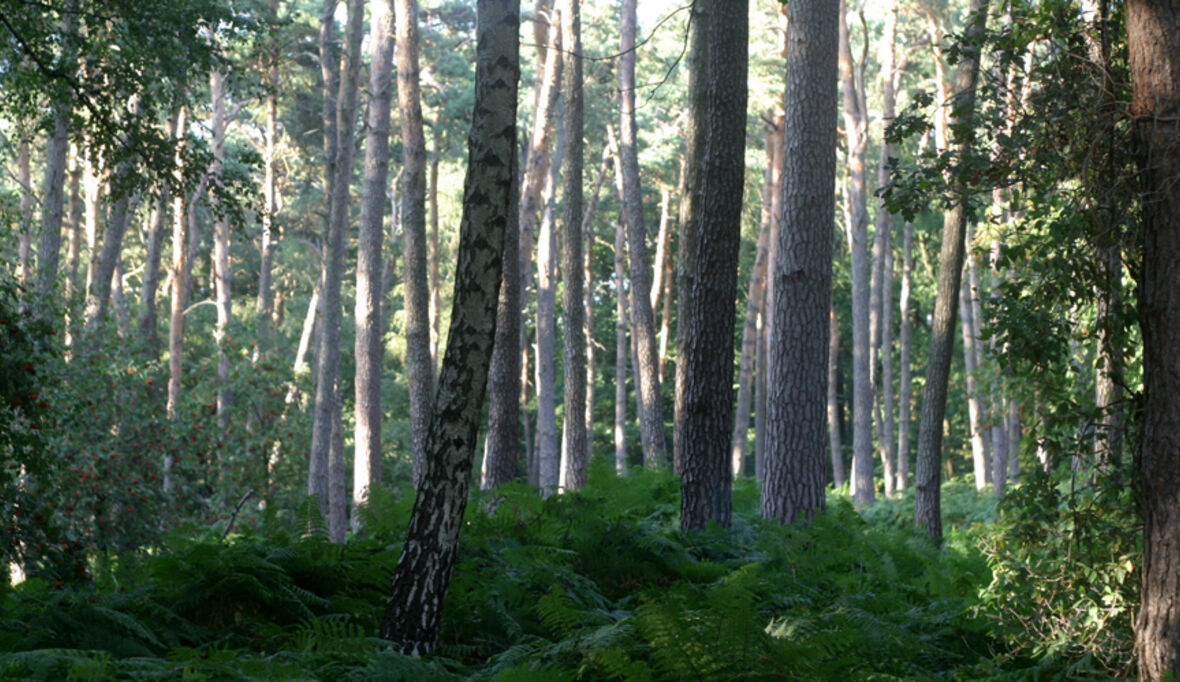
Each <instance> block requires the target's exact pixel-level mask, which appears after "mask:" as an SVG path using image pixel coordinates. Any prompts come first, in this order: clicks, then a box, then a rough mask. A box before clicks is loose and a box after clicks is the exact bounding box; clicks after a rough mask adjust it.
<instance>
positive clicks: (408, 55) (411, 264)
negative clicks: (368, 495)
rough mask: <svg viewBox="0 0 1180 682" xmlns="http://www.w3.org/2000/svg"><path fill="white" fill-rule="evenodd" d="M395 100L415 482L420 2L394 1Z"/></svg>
mask: <svg viewBox="0 0 1180 682" xmlns="http://www.w3.org/2000/svg"><path fill="white" fill-rule="evenodd" d="M395 7H396V11H397V18H396V19H395V22H394V23H395V24H396V28H397V102H398V107H399V108H400V110H401V112H402V116H401V128H402V131H401V132H402V166H403V173H402V187H401V194H402V197H401V199H402V213H401V218H402V234H403V238H404V239H405V290H406V365H407V369H408V370H409V377H410V431H411V434H412V437H413V443H414V452H413V457H414V459H413V461H414V484H415V485H417V484H418V482H420V481H421V480H422V472H423V466H424V462H423V458H424V457H425V452H426V450H425V448H426V432H427V430H428V429H429V428H430V415H431V412H432V410H433V407H432V406H433V404H434V395H433V391H434V361H433V359H432V358H431V353H430V290H429V285H430V281H429V280H428V279H427V257H426V138H425V136H424V134H423V131H422V96H421V89H420V86H419V83H418V20H417V17H418V12H417V10H418V3H417V0H398V1H397V3H396V5H395Z"/></svg>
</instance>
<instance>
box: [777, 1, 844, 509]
mask: <svg viewBox="0 0 1180 682" xmlns="http://www.w3.org/2000/svg"><path fill="white" fill-rule="evenodd" d="M789 12H790V22H789V28H788V35H787V67H786V71H787V78H786V119H785V123H784V128H783V136H784V139H785V140H786V146H785V147H784V150H783V159H784V161H783V190H782V194H783V198H782V206H781V207H780V214H779V219H780V232H779V243H778V250H777V256H776V258H775V266H774V277H773V281H774V326H773V330H772V336H771V343H770V348H769V349H768V354H769V355H771V356H772V358H771V361H770V365H771V366H770V374H771V376H770V378H769V379H768V390H769V391H770V392H771V394H770V395H769V396H768V399H767V408H768V415H767V441H768V442H767V450H766V463H765V465H764V466H765V477H766V478H765V481H764V483H763V488H762V515H763V516H764V517H766V518H769V519H778V520H780V521H783V522H787V523H791V522H795V521H797V520H799V521H805V520H810V519H811V518H812V517H813V516H814V514H815V513H816V512H817V511H820V510H822V509H823V507H824V482H825V481H824V479H825V475H824V474H825V465H824V457H825V449H826V448H825V445H826V438H825V435H826V434H825V433H824V408H825V404H826V399H827V380H828V377H827V366H828V363H827V360H828V336H829V331H828V324H829V317H828V315H829V305H830V302H831V290H832V225H833V222H834V220H835V201H834V194H835V178H836V82H837V61H838V59H837V53H838V46H839V16H838V14H839V6H838V4H837V3H834V2H830V0H794V1H793V2H791V4H790V9H789Z"/></svg>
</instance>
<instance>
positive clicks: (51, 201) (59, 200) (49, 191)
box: [35, 12, 77, 326]
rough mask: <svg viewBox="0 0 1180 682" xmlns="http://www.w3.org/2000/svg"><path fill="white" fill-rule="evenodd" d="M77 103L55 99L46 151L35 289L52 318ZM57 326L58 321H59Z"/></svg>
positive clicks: (66, 25) (67, 17)
mask: <svg viewBox="0 0 1180 682" xmlns="http://www.w3.org/2000/svg"><path fill="white" fill-rule="evenodd" d="M61 21H62V27H61V30H62V33H63V34H66V35H68V34H70V33H73V32H74V31H75V30H76V28H77V14H76V13H74V12H63V13H62V20H61ZM71 61H72V59H71V57H70V55H63V59H62V63H63V64H71ZM72 113H73V103H72V102H71V101H70V100H58V101H56V102H54V103H53V132H52V134H51V135H50V136H49V143H48V145H47V147H46V151H45V186H44V190H43V191H42V192H41V236H40V239H39V240H38V242H37V282H36V287H35V291H36V293H37V295H38V296H39V297H40V301H38V306H39V311H40V314H39V316H40V317H41V318H42V319H43V320H44V321H47V322H48V321H49V313H50V306H49V301H50V298H51V296H52V295H53V287H54V285H55V284H56V283H57V268H58V262H59V260H60V252H61V226H62V213H63V209H64V207H65V180H66V155H67V153H68V152H69V149H70V134H69V133H70V116H71V114H72ZM55 326H56V325H55Z"/></svg>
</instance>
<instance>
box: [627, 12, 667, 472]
mask: <svg viewBox="0 0 1180 682" xmlns="http://www.w3.org/2000/svg"><path fill="white" fill-rule="evenodd" d="M636 4H637V0H623V6H622V14H621V27H620V34H621V36H622V38H621V40H620V45H619V157H620V166H621V167H622V171H623V174H622V175H623V177H622V187H623V197H622V198H623V211H622V213H623V222H624V223H625V224H626V226H627V239H628V253H629V256H630V265H631V291H632V296H631V301H632V305H631V329H632V333H633V334H634V335H635V345H636V346H637V350H638V356H639V366H638V367H636V369H635V384H636V389H637V390H638V391H639V392H640V394H641V395H642V398H641V399H640V400H639V405H640V412H639V432H640V438H641V440H642V442H643V465H644V467H646V468H648V469H655V468H657V467H660V466H662V465H663V464H664V462H665V459H666V454H665V445H664V410H663V399H662V398H661V392H660V374H659V354H658V351H657V345H656V325H655V315H654V314H653V312H652V302H651V299H652V278H651V271H650V269H649V268H648V257H647V231H646V229H645V228H644V224H643V187H642V186H641V185H640V182H639V144H638V126H637V124H636V122H635V24H636V10H635V7H636Z"/></svg>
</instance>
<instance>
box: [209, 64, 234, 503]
mask: <svg viewBox="0 0 1180 682" xmlns="http://www.w3.org/2000/svg"><path fill="white" fill-rule="evenodd" d="M209 99H210V101H211V102H212V108H213V120H212V129H213V131H212V132H213V139H212V146H213V164H212V166H211V167H210V173H211V174H212V175H214V176H218V175H220V174H221V169H222V164H223V163H224V161H225V129H226V126H228V125H229V121H227V120H226V116H225V74H222V73H220V72H219V71H217V70H216V69H214V70H213V71H211V72H210V74H209ZM215 213H216V212H215ZM229 246H230V241H229V218H227V217H226V216H224V215H217V216H215V217H214V220H213V282H214V290H215V291H216V296H217V326H216V327H215V329H214V332H213V338H214V341H216V343H217V430H218V434H219V435H218V437H219V438H224V437H225V435H226V432H227V431H228V430H229V408H230V402H231V401H232V399H233V398H232V394H231V392H230V390H229V355H228V353H227V352H226V350H227V349H226V345H227V344H228V343H229V341H228V338H229V327H230V324H231V323H232V321H233V299H232V298H231V296H230V282H231V281H232V275H231V273H230V269H229ZM219 452H220V451H219ZM220 456H221V455H220V454H219V457H220ZM226 466H227V464H226V462H225V461H223V460H221V461H218V479H219V483H218V492H219V493H220V494H221V495H222V497H223V498H226V499H228V498H229V495H228V492H229V491H228V490H226V485H225V484H227V483H228V482H229V479H228V476H227V473H228V472H227V471H226Z"/></svg>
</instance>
